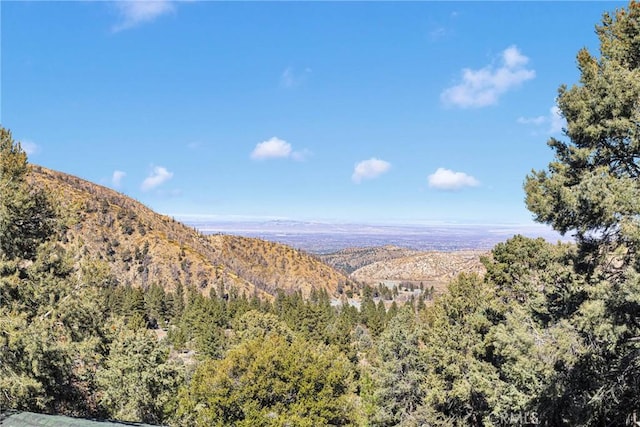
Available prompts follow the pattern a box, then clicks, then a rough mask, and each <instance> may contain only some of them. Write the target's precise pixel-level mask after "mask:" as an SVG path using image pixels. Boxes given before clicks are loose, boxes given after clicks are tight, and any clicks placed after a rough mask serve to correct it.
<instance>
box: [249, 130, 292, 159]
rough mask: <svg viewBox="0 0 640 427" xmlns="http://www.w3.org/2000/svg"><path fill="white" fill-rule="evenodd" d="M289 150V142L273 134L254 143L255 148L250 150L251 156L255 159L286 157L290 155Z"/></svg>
mask: <svg viewBox="0 0 640 427" xmlns="http://www.w3.org/2000/svg"><path fill="white" fill-rule="evenodd" d="M291 151H292V149H291V144H289V143H288V142H287V141H284V140H282V139H280V138H277V137H275V136H274V137H273V138H270V139H268V140H267V141H262V142H259V143H258V144H256V148H254V149H253V151H252V152H251V158H252V159H256V160H261V159H275V158H279V157H280V158H286V157H289V156H290V155H291Z"/></svg>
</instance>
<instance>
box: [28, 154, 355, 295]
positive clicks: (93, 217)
mask: <svg viewBox="0 0 640 427" xmlns="http://www.w3.org/2000/svg"><path fill="white" fill-rule="evenodd" d="M30 180H31V182H32V184H34V185H35V186H36V187H38V188H42V189H44V190H45V191H46V192H47V194H48V195H49V196H50V197H51V198H52V199H53V200H54V204H55V205H57V206H59V207H60V209H59V210H60V214H61V217H62V218H63V221H64V223H65V231H64V236H63V243H64V246H65V247H67V248H68V249H72V253H73V254H74V257H75V260H76V262H80V261H81V260H87V259H91V260H97V261H99V262H102V263H104V264H107V265H108V266H109V273H110V280H116V281H117V282H118V283H119V284H122V285H131V286H139V287H142V288H143V289H144V288H147V287H148V286H150V285H152V284H154V283H157V284H160V285H161V286H162V287H163V288H164V289H165V290H167V291H170V292H171V291H173V290H175V288H176V287H177V286H178V284H181V285H183V286H194V287H196V288H197V289H198V290H199V291H200V292H202V293H203V294H208V293H209V292H211V291H212V290H213V291H215V292H217V293H218V294H220V293H221V292H222V293H228V292H236V293H238V294H243V293H244V294H245V295H247V296H251V295H257V296H258V297H260V298H267V299H270V298H273V297H274V295H275V292H276V289H282V290H283V291H285V292H289V293H290V292H296V291H300V292H301V293H302V294H303V296H308V295H309V294H310V293H311V292H312V290H314V289H315V290H325V291H327V292H328V293H329V294H330V295H336V292H337V289H338V286H342V287H344V286H354V284H353V283H352V282H351V281H350V280H349V279H348V278H347V277H346V276H345V275H344V274H343V273H341V272H338V271H337V270H335V269H333V268H332V267H330V266H328V265H326V264H324V263H322V262H321V261H320V260H318V259H317V258H315V257H313V256H311V255H309V254H306V253H305V252H303V251H300V250H296V249H293V248H290V247H288V246H285V245H281V244H278V243H273V242H267V241H264V240H260V239H255V238H245V237H241V236H229V235H204V234H202V233H200V232H199V231H197V230H195V229H194V228H191V227H188V226H186V225H184V224H182V223H180V222H178V221H176V220H175V219H173V218H171V217H168V216H166V215H161V214H158V213H156V212H154V211H153V210H151V209H150V208H148V207H147V206H145V205H143V204H142V203H140V202H138V201H136V200H134V199H131V198H130V197H128V196H126V195H124V194H121V193H118V192H117V191H115V190H112V189H110V188H107V187H104V186H101V185H99V184H95V183H92V182H90V181H87V180H84V179H82V178H79V177H76V176H73V175H69V174H66V173H63V172H59V171H54V170H51V169H47V168H45V167H42V166H38V165H31V169H30ZM243 250H244V251H247V250H250V251H251V253H246V252H243ZM255 260H257V261H258V264H259V265H254V264H253V263H252V261H255ZM294 262H295V265H294V264H292V263H294Z"/></svg>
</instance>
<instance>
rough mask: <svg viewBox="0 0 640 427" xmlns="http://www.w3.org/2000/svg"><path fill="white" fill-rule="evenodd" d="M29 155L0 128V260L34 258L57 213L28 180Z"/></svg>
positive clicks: (45, 238)
mask: <svg viewBox="0 0 640 427" xmlns="http://www.w3.org/2000/svg"><path fill="white" fill-rule="evenodd" d="M27 170H28V167H27V155H26V154H25V152H24V151H23V150H22V148H21V146H20V144H17V143H15V142H14V141H13V138H12V137H11V132H9V131H8V130H6V129H4V128H2V127H0V260H10V259H14V258H20V259H28V260H31V259H33V258H34V257H35V254H36V250H37V248H38V245H40V244H41V243H43V242H44V241H45V240H47V239H49V238H50V237H51V235H52V233H53V230H54V225H55V224H54V222H55V215H54V212H53V209H52V208H51V206H50V204H49V201H48V200H47V197H46V195H45V193H44V192H43V191H37V190H33V189H31V188H30V187H29V185H28V183H27V181H26V174H27Z"/></svg>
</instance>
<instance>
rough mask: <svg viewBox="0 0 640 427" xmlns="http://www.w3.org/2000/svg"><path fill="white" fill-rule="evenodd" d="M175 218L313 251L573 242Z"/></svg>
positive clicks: (476, 230)
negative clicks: (511, 240) (518, 241)
mask: <svg viewBox="0 0 640 427" xmlns="http://www.w3.org/2000/svg"><path fill="white" fill-rule="evenodd" d="M177 219H179V220H181V221H182V222H184V223H185V224H187V225H190V226H192V227H194V228H196V229H198V230H200V231H201V232H203V233H205V234H215V233H232V234H241V235H243V236H251V237H257V238H261V239H266V240H270V241H275V242H279V243H283V244H286V245H289V246H292V247H295V248H299V249H304V250H306V251H308V252H312V253H316V254H327V253H331V252H336V251H340V250H343V249H347V248H356V247H377V246H386V245H392V246H398V247H402V248H407V249H413V250H420V251H424V250H427V251H459V250H481V251H486V250H489V249H491V248H492V247H493V246H495V245H496V244H497V243H499V242H503V241H505V240H507V239H509V238H510V237H512V236H514V235H515V234H522V235H524V236H527V237H534V238H535V237H542V238H544V239H546V240H548V241H550V242H553V243H555V242H557V241H558V240H561V241H571V238H570V237H568V236H561V235H560V234H558V233H557V232H555V231H553V230H552V229H550V228H549V227H546V226H543V225H537V224H533V225H530V224H444V223H442V224H415V225H384V224H382V225H377V224H349V223H322V222H311V221H290V220H269V221H220V220H215V219H206V218H196V217H188V216H185V217H178V218H177Z"/></svg>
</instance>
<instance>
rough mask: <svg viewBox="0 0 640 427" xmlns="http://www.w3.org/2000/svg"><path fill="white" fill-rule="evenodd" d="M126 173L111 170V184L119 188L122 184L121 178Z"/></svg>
mask: <svg viewBox="0 0 640 427" xmlns="http://www.w3.org/2000/svg"><path fill="white" fill-rule="evenodd" d="M126 175H127V173H126V172H123V171H119V170H115V171H113V175H111V184H113V186H114V187H116V188H119V187H120V186H121V185H122V180H123V179H124V177H125V176H126Z"/></svg>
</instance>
